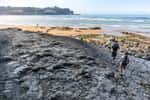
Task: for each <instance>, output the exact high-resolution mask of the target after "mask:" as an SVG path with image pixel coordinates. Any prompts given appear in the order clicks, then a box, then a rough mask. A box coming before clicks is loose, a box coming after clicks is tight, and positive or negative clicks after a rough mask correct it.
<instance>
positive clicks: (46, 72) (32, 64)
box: [0, 29, 150, 100]
mask: <svg viewBox="0 0 150 100" xmlns="http://www.w3.org/2000/svg"><path fill="white" fill-rule="evenodd" d="M130 61H131V63H130V65H129V66H128V68H127V70H126V75H125V76H124V77H120V75H119V71H118V70H119V68H118V64H117V63H116V64H112V63H111V58H110V53H109V51H108V50H107V49H105V48H102V47H95V46H92V45H90V44H87V43H84V42H81V41H79V40H75V39H72V38H67V37H56V36H49V35H46V34H44V33H43V34H42V33H31V32H23V31H21V30H18V29H4V30H0V77H1V78H0V100H150V62H148V61H145V60H142V59H138V58H135V57H130Z"/></svg>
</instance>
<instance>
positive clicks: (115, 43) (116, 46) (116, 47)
mask: <svg viewBox="0 0 150 100" xmlns="http://www.w3.org/2000/svg"><path fill="white" fill-rule="evenodd" d="M111 48H112V54H111V56H112V58H113V60H115V59H116V57H117V52H118V50H119V48H120V46H119V43H118V41H117V40H115V39H114V40H113V42H112V47H111Z"/></svg>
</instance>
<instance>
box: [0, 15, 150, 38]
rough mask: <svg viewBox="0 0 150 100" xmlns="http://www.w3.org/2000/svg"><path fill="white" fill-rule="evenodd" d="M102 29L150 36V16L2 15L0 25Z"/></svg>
mask: <svg viewBox="0 0 150 100" xmlns="http://www.w3.org/2000/svg"><path fill="white" fill-rule="evenodd" d="M37 24H39V25H42V26H69V27H102V29H103V30H104V33H108V34H118V33H119V32H122V31H132V32H137V33H141V34H145V35H150V15H34V16H33V15H1V16H0V25H37Z"/></svg>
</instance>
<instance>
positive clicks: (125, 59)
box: [120, 52, 129, 75]
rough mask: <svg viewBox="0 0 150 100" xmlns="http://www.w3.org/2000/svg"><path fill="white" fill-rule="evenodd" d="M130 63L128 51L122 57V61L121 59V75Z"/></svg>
mask: <svg viewBox="0 0 150 100" xmlns="http://www.w3.org/2000/svg"><path fill="white" fill-rule="evenodd" d="M128 64H129V57H128V52H125V53H124V55H123V56H122V58H121V61H120V72H121V75H124V74H125V69H126V67H127V65H128Z"/></svg>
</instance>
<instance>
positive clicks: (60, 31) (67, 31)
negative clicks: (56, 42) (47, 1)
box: [0, 25, 103, 36]
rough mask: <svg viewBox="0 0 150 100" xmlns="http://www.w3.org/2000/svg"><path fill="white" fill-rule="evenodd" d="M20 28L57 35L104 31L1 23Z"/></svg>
mask: <svg viewBox="0 0 150 100" xmlns="http://www.w3.org/2000/svg"><path fill="white" fill-rule="evenodd" d="M6 28H19V29H21V30H23V31H31V32H42V33H48V34H50V35H56V36H78V35H90V34H91V35H98V34H100V33H102V32H103V30H101V28H100V27H90V28H72V27H49V26H38V25H36V26H23V25H19V26H15V25H1V26H0V29H6Z"/></svg>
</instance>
